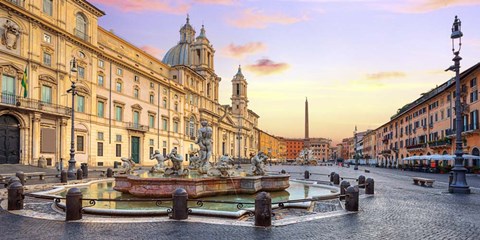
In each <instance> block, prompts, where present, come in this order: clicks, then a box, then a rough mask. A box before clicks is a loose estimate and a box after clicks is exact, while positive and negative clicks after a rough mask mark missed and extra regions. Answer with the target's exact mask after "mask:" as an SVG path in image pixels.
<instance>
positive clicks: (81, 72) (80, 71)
mask: <svg viewBox="0 0 480 240" xmlns="http://www.w3.org/2000/svg"><path fill="white" fill-rule="evenodd" d="M78 77H79V78H81V79H84V78H85V68H84V67H81V66H78Z"/></svg>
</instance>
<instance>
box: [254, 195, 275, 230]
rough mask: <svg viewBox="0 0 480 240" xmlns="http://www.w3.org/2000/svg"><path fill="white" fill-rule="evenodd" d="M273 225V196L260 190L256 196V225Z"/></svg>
mask: <svg viewBox="0 0 480 240" xmlns="http://www.w3.org/2000/svg"><path fill="white" fill-rule="evenodd" d="M271 225H272V197H271V196H270V194H269V193H267V192H260V193H259V194H257V197H256V198H255V226H260V227H270V226H271Z"/></svg>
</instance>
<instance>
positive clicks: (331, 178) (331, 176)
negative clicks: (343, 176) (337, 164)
mask: <svg viewBox="0 0 480 240" xmlns="http://www.w3.org/2000/svg"><path fill="white" fill-rule="evenodd" d="M334 175H335V172H331V173H330V182H333V176H334Z"/></svg>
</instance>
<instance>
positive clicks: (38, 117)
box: [30, 113, 42, 166]
mask: <svg viewBox="0 0 480 240" xmlns="http://www.w3.org/2000/svg"><path fill="white" fill-rule="evenodd" d="M31 117H32V122H33V124H32V126H33V127H32V162H31V163H30V164H32V165H34V166H35V165H37V162H38V158H39V156H40V122H41V121H42V114H41V113H33V114H32V115H31Z"/></svg>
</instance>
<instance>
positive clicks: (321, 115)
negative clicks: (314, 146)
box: [89, 0, 480, 143]
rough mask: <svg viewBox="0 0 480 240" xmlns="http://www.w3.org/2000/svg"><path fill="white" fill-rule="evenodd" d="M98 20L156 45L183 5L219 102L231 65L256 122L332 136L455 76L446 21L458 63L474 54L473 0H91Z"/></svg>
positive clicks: (151, 47) (172, 36) (160, 48)
mask: <svg viewBox="0 0 480 240" xmlns="http://www.w3.org/2000/svg"><path fill="white" fill-rule="evenodd" d="M89 2H91V3H92V4H94V5H95V6H97V7H98V8H100V9H101V10H103V11H104V12H105V13H106V15H105V16H103V17H101V18H100V19H99V25H100V26H101V27H103V28H105V29H107V30H113V31H114V33H115V34H117V35H118V36H120V37H122V38H124V39H125V40H127V41H129V42H130V43H132V44H134V45H135V46H137V47H140V48H142V49H143V50H145V51H147V52H148V53H150V54H151V55H154V56H156V57H158V58H159V59H162V58H163V55H164V54H165V53H166V52H167V51H168V50H169V49H170V48H171V47H173V46H175V45H176V44H177V43H178V41H179V39H180V35H179V30H180V28H181V27H182V26H183V25H184V24H185V19H186V15H187V14H189V16H190V23H191V25H192V26H193V27H194V28H195V30H196V31H197V34H199V33H200V28H201V26H202V24H204V25H205V29H206V35H207V37H208V39H209V40H210V42H211V44H213V47H214V48H215V50H216V52H215V72H216V73H217V75H219V76H220V77H221V78H222V81H221V83H220V91H219V92H220V93H219V94H220V103H221V104H230V103H231V100H230V96H231V93H232V89H231V79H232V77H233V75H235V73H236V72H237V68H238V65H241V66H242V72H243V74H244V76H245V78H246V79H247V81H248V97H249V108H250V109H252V110H253V111H254V112H256V113H257V114H258V115H260V119H259V127H260V129H262V130H264V131H267V132H268V133H270V134H274V135H277V136H283V137H295V138H302V137H303V136H304V104H305V98H308V102H309V115H310V118H309V122H310V137H325V138H330V139H332V140H333V142H334V143H338V142H340V141H341V139H342V138H345V137H351V136H353V131H354V129H355V126H358V131H364V130H367V129H376V128H378V127H379V126H381V125H382V124H384V123H386V122H388V120H389V119H390V117H391V116H392V115H394V114H395V113H396V111H397V110H398V109H399V108H401V107H402V106H404V105H405V104H407V103H409V102H412V101H414V100H415V99H417V98H419V97H420V94H421V93H424V92H427V91H429V90H431V89H432V88H435V87H436V86H437V85H440V84H442V83H444V82H445V81H447V80H448V79H450V78H451V77H453V76H454V73H453V72H445V71H444V70H445V69H446V68H448V67H449V66H450V65H452V64H453V62H452V58H453V54H452V42H451V39H450V34H451V27H452V23H453V20H454V17H455V15H458V17H459V18H460V20H461V21H462V32H463V34H464V36H463V38H462V48H461V53H460V56H461V57H462V58H463V60H462V61H461V67H462V68H461V70H465V69H467V68H468V67H470V66H472V65H474V64H476V63H477V62H479V61H480V28H479V27H478V26H479V25H478V23H479V20H478V13H479V12H480V0H89Z"/></svg>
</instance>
